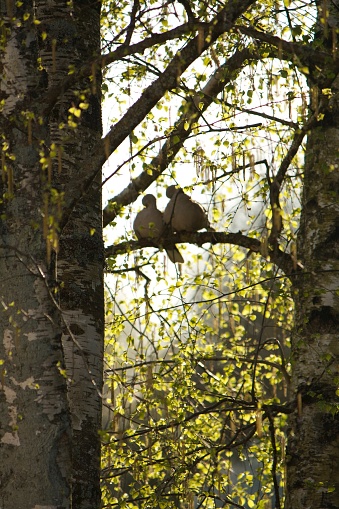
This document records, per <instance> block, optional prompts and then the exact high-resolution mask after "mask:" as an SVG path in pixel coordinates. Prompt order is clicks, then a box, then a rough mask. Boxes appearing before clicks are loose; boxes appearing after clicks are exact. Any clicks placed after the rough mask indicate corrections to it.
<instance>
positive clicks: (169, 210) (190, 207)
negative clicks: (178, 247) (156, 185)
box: [164, 186, 214, 232]
mask: <svg viewBox="0 0 339 509" xmlns="http://www.w3.org/2000/svg"><path fill="white" fill-rule="evenodd" d="M166 196H167V197H168V198H170V201H169V202H168V204H167V206H166V208H165V212H164V222H165V223H166V224H168V225H170V226H171V228H172V230H173V231H175V232H183V231H186V232H197V231H198V230H202V228H206V229H207V230H210V231H214V229H213V228H212V227H211V225H210V223H209V220H208V217H207V214H206V212H205V210H204V209H203V208H202V207H201V206H200V205H199V203H196V202H195V201H192V200H191V198H190V197H189V196H187V194H185V193H184V192H183V190H182V189H180V188H176V187H175V186H169V187H168V188H167V190H166Z"/></svg>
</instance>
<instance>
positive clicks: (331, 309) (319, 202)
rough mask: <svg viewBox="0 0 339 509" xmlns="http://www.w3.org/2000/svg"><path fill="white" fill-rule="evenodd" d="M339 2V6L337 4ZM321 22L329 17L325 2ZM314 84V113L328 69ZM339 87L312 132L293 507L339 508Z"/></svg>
mask: <svg viewBox="0 0 339 509" xmlns="http://www.w3.org/2000/svg"><path fill="white" fill-rule="evenodd" d="M336 3H337V4H338V2H336ZM320 4H321V5H320V14H319V19H321V18H322V16H323V14H322V13H323V3H320ZM338 6H339V4H338V5H337V6H335V3H334V2H333V3H332V7H331V10H330V12H329V13H328V18H327V19H326V20H325V24H324V19H322V21H320V22H319V32H318V33H317V34H316V35H317V37H319V39H320V40H322V41H323V45H324V47H326V46H327V47H330V48H331V49H332V47H333V41H332V40H331V39H332V37H333V36H334V33H335V31H334V29H337V27H338V25H339V10H338ZM316 72H317V71H315V73H314V75H313V76H312V77H311V79H310V87H311V96H312V97H313V101H312V108H313V110H314V111H316V108H317V107H318V104H317V100H316V98H317V97H320V95H321V92H320V91H321V90H322V89H324V88H325V87H326V86H328V79H329V78H330V77H329V76H327V75H326V68H325V69H323V72H319V75H316ZM338 97H339V82H338V77H336V78H335V80H334V82H333V83H332V84H331V95H330V96H327V98H326V97H325V98H323V100H322V101H323V102H324V101H326V102H327V101H328V104H327V107H326V110H325V115H324V118H323V119H322V122H321V123H319V125H317V126H316V127H315V128H313V129H312V131H311V132H310V133H309V136H308V141H307V147H306V162H305V171H304V191H303V198H302V213H301V225H300V231H299V235H298V239H299V240H298V242H299V246H298V251H299V253H298V255H299V257H300V259H301V260H302V262H303V264H304V271H303V274H302V275H301V276H300V277H299V278H298V280H297V284H296V288H297V293H296V299H295V302H296V332H295V336H294V341H293V345H292V354H293V370H292V373H293V385H294V390H295V394H296V395H297V409H296V411H295V413H294V415H293V417H292V419H291V421H290V424H291V431H290V438H289V446H288V450H287V479H288V495H287V502H286V509H292V508H293V509H304V508H306V507H307V508H309V507H310V508H311V507H312V508H313V507H314V508H322V509H325V508H331V509H334V508H338V507H339V477H338V458H339V415H338V410H337V408H338V403H339V394H338V362H339V344H338V331H339V292H338V289H339V172H338V154H339V120H338V119H339V102H338Z"/></svg>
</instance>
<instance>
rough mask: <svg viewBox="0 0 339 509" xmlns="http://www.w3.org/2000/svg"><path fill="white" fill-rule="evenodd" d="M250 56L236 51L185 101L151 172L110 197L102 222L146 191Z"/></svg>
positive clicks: (246, 52) (248, 52)
mask: <svg viewBox="0 0 339 509" xmlns="http://www.w3.org/2000/svg"><path fill="white" fill-rule="evenodd" d="M251 58H254V56H253V52H251V50H249V49H244V50H241V51H236V52H235V54H234V55H232V56H231V57H230V58H229V59H228V60H227V62H226V63H225V64H223V65H222V66H221V67H219V68H218V69H217V70H216V71H215V73H214V74H213V75H212V77H211V78H210V80H209V81H208V83H207V84H206V85H205V87H204V88H203V89H202V90H201V92H199V93H196V94H195V96H194V97H192V98H191V100H190V103H187V106H186V107H185V108H184V111H185V113H183V114H182V116H181V117H180V118H179V120H178V121H177V122H176V124H175V127H174V129H173V131H172V132H171V134H170V135H169V138H168V140H167V141H166V142H165V143H164V144H163V146H162V147H161V150H160V152H159V154H158V155H157V156H156V157H154V158H153V159H152V161H151V163H150V165H149V168H150V169H151V170H152V173H151V174H150V173H148V172H146V171H143V172H142V173H140V174H139V175H138V176H137V177H135V178H134V179H133V180H132V181H131V182H130V184H129V185H128V186H127V187H126V188H125V189H124V190H123V191H122V192H121V193H120V194H118V195H116V196H114V197H113V198H112V199H111V200H110V201H109V203H108V205H107V206H106V207H105V209H104V212H103V224H104V226H107V224H108V223H110V222H111V221H113V220H114V219H115V217H116V215H117V214H118V212H119V210H120V209H121V207H124V206H126V205H128V204H130V203H132V202H133V201H135V200H136V198H137V197H138V196H139V194H140V193H142V192H143V191H145V189H147V188H148V187H149V186H150V185H151V184H152V183H153V182H154V181H155V180H156V179H157V178H158V177H159V175H161V174H162V173H163V172H164V171H165V170H166V168H167V167H168V165H169V164H170V163H171V161H173V160H174V158H175V156H176V155H177V153H178V152H179V150H180V149H181V148H182V147H183V145H184V142H185V141H186V140H187V138H188V137H189V136H190V134H191V132H192V125H193V124H195V123H196V122H197V120H198V119H199V118H200V117H201V116H202V114H203V113H204V112H205V111H206V110H207V108H208V107H209V106H210V105H211V103H212V102H213V100H214V99H215V97H216V96H217V95H218V94H219V93H220V92H221V91H222V90H223V89H224V87H225V86H226V85H227V83H229V81H230V79H232V78H233V77H234V72H235V71H240V70H241V68H242V66H243V65H244V64H245V62H246V61H248V60H249V59H251Z"/></svg>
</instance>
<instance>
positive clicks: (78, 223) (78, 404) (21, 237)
mask: <svg viewBox="0 0 339 509" xmlns="http://www.w3.org/2000/svg"><path fill="white" fill-rule="evenodd" d="M1 17H2V18H3V19H4V20H5V22H6V29H7V33H6V36H3V37H2V41H1V42H2V51H1V59H2V65H3V68H4V72H3V78H2V83H1V99H2V100H4V109H3V113H2V117H1V132H2V133H3V134H2V140H1V141H2V171H3V179H2V183H1V185H2V193H1V194H3V193H5V194H4V196H5V199H4V200H3V202H2V203H1V214H2V216H1V223H0V228H1V230H0V231H1V239H0V250H1V257H0V274H1V291H0V300H1V314H0V328H1V338H2V340H1V355H0V358H1V359H2V360H3V364H2V365H1V372H2V377H1V383H2V389H3V390H2V392H1V394H0V398H1V412H0V416H1V417H0V420H1V428H2V430H3V431H2V436H1V439H0V440H1V445H2V453H1V468H0V505H1V506H2V507H8V508H9V507H16V508H17V509H21V508H22V509H27V508H29V507H50V508H52V507H58V508H65V509H66V508H70V507H77V508H91V509H92V508H95V507H99V503H100V488H99V474H100V440H99V434H98V430H99V429H100V427H101V385H102V353H103V340H102V338H103V327H104V323H103V322H104V317H103V285H102V273H103V247H102V225H101V223H102V221H101V187H100V175H98V179H97V181H96V182H94V183H93V185H92V186H91V188H90V189H89V191H88V192H87V193H86V194H85V195H84V196H82V197H81V199H80V200H78V201H77V202H76V203H75V207H72V208H71V210H72V212H71V213H70V214H69V213H68V216H67V217H65V216H64V215H63V211H64V210H66V208H67V207H68V211H69V210H70V208H69V205H70V204H71V203H72V201H73V196H74V192H75V190H77V191H78V189H79V185H80V183H81V181H82V180H83V179H85V178H86V175H85V174H84V170H83V168H84V167H85V165H84V161H87V160H88V158H89V156H90V154H91V153H92V152H93V151H94V149H95V147H96V145H97V144H98V142H99V140H100V137H101V110H100V73H99V72H98V73H96V74H95V77H93V78H92V79H91V80H90V79H88V80H87V81H85V80H84V81H80V82H79V83H78V84H77V89H76V90H74V89H73V90H68V91H66V92H65V93H63V90H62V87H60V93H59V96H58V99H57V102H56V103H55V104H54V105H53V107H52V108H49V109H48V110H47V109H46V104H47V102H48V100H49V95H48V94H49V90H51V89H52V88H53V87H55V86H56V85H58V84H59V83H61V82H62V80H63V78H64V77H65V76H67V74H68V72H69V69H70V68H72V66H73V67H77V66H79V65H80V64H81V63H82V62H84V61H86V60H88V59H89V58H91V57H93V56H94V55H98V54H99V52H100V32H99V30H100V25H99V21H100V19H99V18H100V3H99V2H73V6H72V7H71V6H70V3H69V2H58V1H54V2H47V1H39V0H38V1H35V2H33V1H29V2H28V1H26V2H23V3H22V6H21V7H18V8H16V7H15V6H14V3H12V2H1ZM17 21H20V23H18V22H17ZM37 62H38V63H39V65H37ZM49 104H50V103H49ZM70 108H74V109H73V110H70ZM78 112H80V119H79V115H78ZM87 171H89V170H87ZM60 225H62V228H61V227H60Z"/></svg>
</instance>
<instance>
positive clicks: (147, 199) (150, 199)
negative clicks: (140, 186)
mask: <svg viewBox="0 0 339 509" xmlns="http://www.w3.org/2000/svg"><path fill="white" fill-rule="evenodd" d="M142 204H143V205H144V206H145V207H148V206H149V205H155V204H156V198H155V196H153V194H145V196H144V197H143V199H142Z"/></svg>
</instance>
